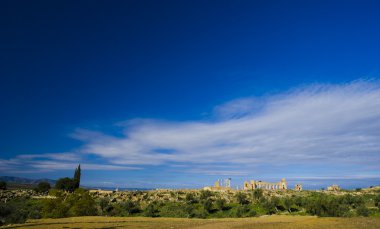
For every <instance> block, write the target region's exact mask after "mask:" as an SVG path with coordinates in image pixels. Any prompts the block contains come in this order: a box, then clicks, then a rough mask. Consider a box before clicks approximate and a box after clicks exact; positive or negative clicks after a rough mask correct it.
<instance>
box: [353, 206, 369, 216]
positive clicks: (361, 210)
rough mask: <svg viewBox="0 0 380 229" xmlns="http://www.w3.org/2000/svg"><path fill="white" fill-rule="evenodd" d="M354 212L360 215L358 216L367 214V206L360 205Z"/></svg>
mask: <svg viewBox="0 0 380 229" xmlns="http://www.w3.org/2000/svg"><path fill="white" fill-rule="evenodd" d="M356 213H357V215H360V216H369V213H370V211H369V209H368V208H366V207H365V206H364V205H362V206H360V207H358V208H357V209H356Z"/></svg>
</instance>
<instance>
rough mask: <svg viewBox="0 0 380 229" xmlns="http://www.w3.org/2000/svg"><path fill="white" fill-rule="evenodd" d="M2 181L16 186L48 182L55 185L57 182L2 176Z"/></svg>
mask: <svg viewBox="0 0 380 229" xmlns="http://www.w3.org/2000/svg"><path fill="white" fill-rule="evenodd" d="M0 181H5V182H7V183H8V182H9V183H15V184H31V185H35V184H38V183H40V182H48V183H49V184H50V185H55V182H56V180H52V179H46V178H43V179H30V178H23V177H12V176H0Z"/></svg>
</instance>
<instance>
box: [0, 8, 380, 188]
mask: <svg viewBox="0 0 380 229" xmlns="http://www.w3.org/2000/svg"><path fill="white" fill-rule="evenodd" d="M0 28H1V36H0V107H1V108H0V109H1V112H0V175H17V176H23V177H32V178H40V177H48V178H58V177H62V176H71V175H72V173H73V170H74V168H75V166H76V164H78V163H81V164H82V167H83V179H82V180H83V184H86V185H93V186H101V185H102V186H118V187H126V186H127V187H178V188H180V187H185V188H191V187H202V186H204V185H211V184H212V183H213V181H214V180H216V179H218V178H226V177H232V178H233V182H232V183H233V185H235V186H236V185H241V184H242V182H243V181H244V180H247V179H265V180H270V181H275V180H279V179H280V178H282V177H285V178H287V179H288V180H289V181H290V182H291V184H294V183H296V182H301V183H303V184H305V185H306V186H307V187H309V188H319V187H324V186H326V185H328V184H331V183H338V184H341V185H342V186H344V187H356V186H363V187H365V186H369V185H379V184H380V173H379V172H378V171H380V170H379V169H380V168H379V167H380V166H379V164H380V163H379V161H380V154H379V150H380V145H379V143H378V142H380V141H379V139H380V132H379V131H378V130H379V128H378V127H380V104H379V103H380V102H379V101H380V87H379V86H380V83H379V76H380V43H379V41H380V30H379V28H380V4H379V3H378V1H344V2H343V1H36V2H30V1H1V2H0ZM352 178H353V180H354V182H353V181H352Z"/></svg>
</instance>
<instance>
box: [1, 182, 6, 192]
mask: <svg viewBox="0 0 380 229" xmlns="http://www.w3.org/2000/svg"><path fill="white" fill-rule="evenodd" d="M6 189H7V182H5V181H0V190H6Z"/></svg>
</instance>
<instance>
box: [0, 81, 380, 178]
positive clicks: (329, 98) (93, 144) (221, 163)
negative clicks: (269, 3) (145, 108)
mask: <svg viewBox="0 0 380 229" xmlns="http://www.w3.org/2000/svg"><path fill="white" fill-rule="evenodd" d="M117 126H118V127H119V128H120V130H121V132H122V134H121V135H120V134H118V135H112V134H109V133H105V132H101V131H92V130H88V129H77V130H76V131H75V132H74V133H72V134H71V137H73V138H75V139H77V140H80V141H82V143H83V145H82V147H80V148H78V149H76V150H75V152H68V153H61V154H43V155H40V154H33V155H20V156H18V157H17V158H15V159H12V160H8V161H4V160H3V161H0V163H2V164H3V165H5V166H8V167H12V166H14V163H18V162H19V161H20V160H30V162H33V163H32V165H31V166H32V167H33V168H36V169H66V168H69V167H70V168H73V167H74V166H75V165H74V164H73V163H74V161H78V159H79V158H81V157H86V156H88V155H93V156H96V157H99V158H101V159H102V160H103V161H104V163H100V164H91V163H87V164H85V166H87V168H88V169H100V170H118V169H120V170H121V169H139V168H142V167H146V166H148V167H149V166H159V165H164V166H165V167H167V168H168V169H169V170H170V171H173V170H175V171H181V172H187V173H203V174H210V175H236V176H246V175H250V174H252V173H256V174H257V173H260V172H263V171H275V172H277V173H278V174H282V173H284V172H286V171H287V170H290V168H291V170H292V173H294V174H296V173H300V172H301V173H302V172H305V168H309V171H308V174H307V176H310V175H313V174H318V175H324V174H319V173H321V172H323V171H326V172H328V173H334V175H336V176H345V175H355V174H356V176H378V175H379V173H378V172H377V171H379V169H380V84H379V82H377V81H356V82H352V83H348V84H340V85H326V84H315V85H311V86H307V87H300V88H296V89H294V90H291V91H288V92H285V93H280V94H276V95H271V96H264V97H252V98H251V97H249V98H240V99H237V100H233V101H230V102H227V103H226V104H222V105H219V106H216V107H215V108H214V115H213V116H212V118H210V119H209V120H206V121H205V120H191V121H182V122H172V121H163V120H155V119H133V120H127V121H124V122H120V123H118V124H117ZM41 157H44V158H45V160H40V159H41ZM78 157H79V158H78ZM58 161H59V162H60V165H58V164H56V163H57V162H58ZM62 161H65V163H62ZM298 167H300V169H299V170H298V171H297V168H298ZM301 167H302V169H301ZM278 174H277V176H280V175H278ZM295 177H296V176H295Z"/></svg>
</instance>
